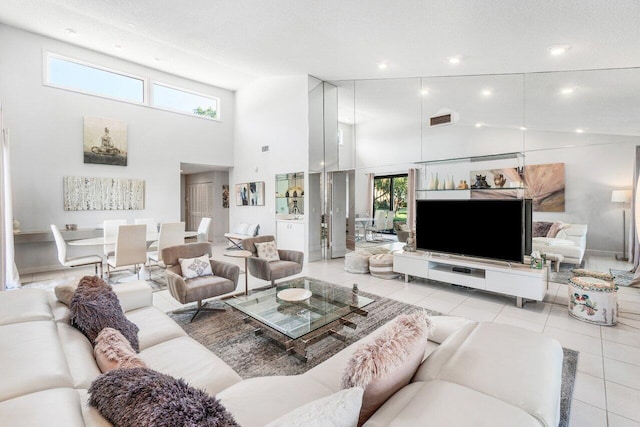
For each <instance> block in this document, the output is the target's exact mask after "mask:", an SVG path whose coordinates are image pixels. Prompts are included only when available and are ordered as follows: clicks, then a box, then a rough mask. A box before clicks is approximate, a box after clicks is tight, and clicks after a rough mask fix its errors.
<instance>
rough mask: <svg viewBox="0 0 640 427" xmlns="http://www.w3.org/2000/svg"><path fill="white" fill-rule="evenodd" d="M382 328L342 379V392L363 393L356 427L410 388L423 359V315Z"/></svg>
mask: <svg viewBox="0 0 640 427" xmlns="http://www.w3.org/2000/svg"><path fill="white" fill-rule="evenodd" d="M385 328H386V329H385V330H384V332H383V333H381V334H380V336H378V337H377V338H376V339H375V340H374V341H373V342H370V343H366V344H363V345H362V346H361V347H360V348H358V349H357V350H356V351H355V353H354V354H353V355H352V356H351V359H350V360H349V361H348V362H347V367H346V369H345V372H344V373H343V375H342V388H350V387H362V388H363V389H364V396H363V399H362V408H361V409H360V417H359V419H358V426H361V425H362V424H364V423H365V422H366V421H367V419H369V417H370V416H371V415H372V414H373V413H374V412H375V411H376V410H378V408H379V407H380V406H382V404H383V403H384V402H385V401H386V400H387V399H388V398H389V397H391V396H392V395H393V394H394V393H395V392H396V391H398V390H400V389H401V388H402V387H404V386H406V385H407V384H409V381H410V380H411V378H412V377H413V375H414V374H415V372H416V370H417V369H418V367H419V366H420V363H422V359H423V358H424V352H425V348H426V346H427V338H428V336H429V333H430V331H431V321H430V320H429V317H428V316H427V314H426V312H424V311H417V312H415V313H412V314H404V315H400V316H398V317H396V318H395V319H394V320H392V321H391V323H390V324H388V325H387V326H386V327H385Z"/></svg>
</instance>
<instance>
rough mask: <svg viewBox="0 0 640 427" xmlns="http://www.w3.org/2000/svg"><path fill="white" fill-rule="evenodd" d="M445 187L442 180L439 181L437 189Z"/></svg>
mask: <svg viewBox="0 0 640 427" xmlns="http://www.w3.org/2000/svg"><path fill="white" fill-rule="evenodd" d="M444 189H445V183H444V181H441V182H439V183H438V190H444Z"/></svg>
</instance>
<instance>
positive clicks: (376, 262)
mask: <svg viewBox="0 0 640 427" xmlns="http://www.w3.org/2000/svg"><path fill="white" fill-rule="evenodd" d="M369 271H371V275H372V276H373V277H378V278H380V279H395V278H396V277H398V276H400V273H396V272H394V271H393V254H378V255H371V258H369Z"/></svg>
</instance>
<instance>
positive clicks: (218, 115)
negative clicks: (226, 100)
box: [149, 80, 222, 122]
mask: <svg viewBox="0 0 640 427" xmlns="http://www.w3.org/2000/svg"><path fill="white" fill-rule="evenodd" d="M155 85H158V86H163V87H166V88H169V89H173V90H177V91H180V92H184V93H189V94H191V95H197V96H201V97H203V98H208V99H212V100H215V101H216V117H215V118H214V117H209V116H201V115H198V114H195V113H193V112H192V113H187V112H186V111H182V110H178V109H175V108H169V107H162V106H158V105H156V104H155V99H154V98H155V96H154V90H153V89H154V86H155ZM149 106H150V107H151V108H155V109H157V110H164V111H169V112H172V113H178V114H183V115H185V116H189V117H197V118H199V119H206V120H213V121H216V122H221V121H222V118H221V117H222V113H221V112H220V98H218V97H217V96H213V95H207V94H205V93H202V92H198V91H195V90H191V89H185V88H183V87H180V86H176V85H174V84H171V83H165V82H164V81H161V80H151V81H150V84H149Z"/></svg>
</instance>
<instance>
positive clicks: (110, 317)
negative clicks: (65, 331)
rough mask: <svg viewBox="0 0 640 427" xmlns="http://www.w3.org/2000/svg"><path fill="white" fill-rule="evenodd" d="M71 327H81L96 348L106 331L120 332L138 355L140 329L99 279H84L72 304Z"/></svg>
mask: <svg viewBox="0 0 640 427" xmlns="http://www.w3.org/2000/svg"><path fill="white" fill-rule="evenodd" d="M69 310H70V311H71V324H72V325H73V326H75V327H76V328H78V329H79V330H80V331H81V332H82V333H83V334H84V335H85V336H86V337H87V338H89V341H91V345H95V341H96V338H97V337H98V334H99V333H100V331H102V330H103V329H104V328H113V329H117V330H118V331H120V333H121V334H122V335H124V337H125V338H126V339H127V340H128V341H129V342H130V343H131V347H133V349H134V350H135V351H136V352H138V351H139V350H140V346H139V344H138V330H139V328H138V326H137V325H136V324H135V323H133V322H131V321H130V320H129V319H127V318H126V317H125V315H124V313H123V312H122V306H120V301H119V300H118V296H117V295H116V294H115V293H114V292H113V289H112V288H111V285H109V284H108V283H107V282H105V281H104V280H102V279H101V278H99V277H98V276H84V277H83V278H82V279H80V283H78V288H77V289H76V291H75V292H74V294H73V298H71V302H70V303H69Z"/></svg>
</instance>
